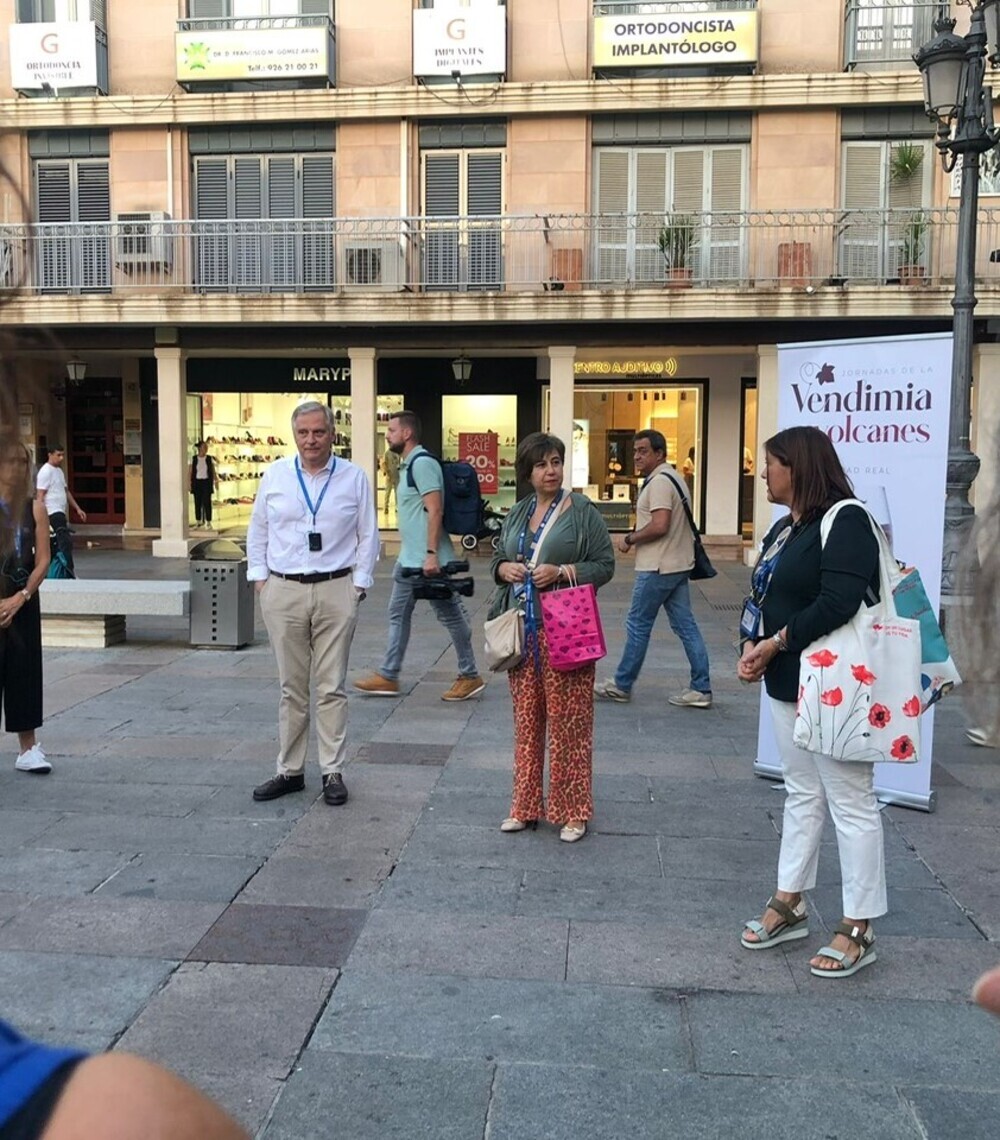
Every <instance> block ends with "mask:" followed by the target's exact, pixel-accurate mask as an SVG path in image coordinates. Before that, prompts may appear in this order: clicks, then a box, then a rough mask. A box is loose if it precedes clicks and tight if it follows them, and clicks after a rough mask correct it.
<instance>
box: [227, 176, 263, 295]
mask: <svg viewBox="0 0 1000 1140" xmlns="http://www.w3.org/2000/svg"><path fill="white" fill-rule="evenodd" d="M262 167H263V163H262V161H261V159H259V158H257V157H256V156H253V157H248V158H235V159H233V217H234V218H235V219H236V220H237V222H244V223H245V224H244V225H237V226H236V227H235V230H236V236H235V238H234V239H233V272H234V274H235V280H236V284H237V285H239V286H246V287H248V288H257V287H259V285H260V284H261V280H262V276H261V236H262V232H263V230H264V229H265V228H266V227H265V226H263V225H262V224H261V221H260V219H261V218H262V217H263V216H264V209H263V207H264V186H263V174H264V172H263V169H262Z"/></svg>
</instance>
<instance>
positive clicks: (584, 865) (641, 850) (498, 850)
mask: <svg viewBox="0 0 1000 1140" xmlns="http://www.w3.org/2000/svg"><path fill="white" fill-rule="evenodd" d="M401 861H404V862H407V863H419V864H425V865H426V864H429V863H452V864H454V865H457V866H460V865H462V864H471V865H473V866H482V867H510V866H517V867H525V868H527V867H531V868H535V869H536V870H554V869H557V868H567V867H568V868H572V869H573V870H582V869H588V868H589V869H590V870H598V869H600V870H601V871H603V872H604V873H613V872H615V871H620V872H622V873H623V874H629V875H640V876H645V875H653V876H659V874H660V864H659V858H658V854H657V847H656V840H655V838H652V837H650V836H645V835H639V836H617V835H597V834H594V835H588V836H587V837H586V839H584V840H583V841H582V842H581V843H572V844H570V843H561V842H560V841H559V836H558V830H557V829H556V828H554V827H553V826H552V825H549V824H539V827H538V830H537V831H522V832H518V833H516V834H513V835H511V834H503V833H501V832H500V830H499V829H498V828H495V827H494V828H482V827H459V826H455V827H449V828H438V827H435V828H427V829H420V828H418V829H417V830H416V831H415V832H414V833H413V836H412V837H411V839H410V841H409V842H408V843H407V845H406V848H405V849H404V851H403V855H402V857H401Z"/></svg>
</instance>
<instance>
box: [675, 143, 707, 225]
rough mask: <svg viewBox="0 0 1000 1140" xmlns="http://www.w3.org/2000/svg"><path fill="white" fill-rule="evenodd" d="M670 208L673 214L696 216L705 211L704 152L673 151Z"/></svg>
mask: <svg viewBox="0 0 1000 1140" xmlns="http://www.w3.org/2000/svg"><path fill="white" fill-rule="evenodd" d="M673 153H674V163H673V166H674V169H673V185H672V187H671V189H672V193H671V200H670V208H671V210H672V211H673V212H674V213H675V214H697V213H700V212H701V211H702V210H704V209H705V158H706V155H705V152H704V151H703V150H675V151H674V152H673Z"/></svg>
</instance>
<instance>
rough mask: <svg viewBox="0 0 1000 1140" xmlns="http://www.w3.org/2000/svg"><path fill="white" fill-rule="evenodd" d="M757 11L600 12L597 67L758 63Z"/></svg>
mask: <svg viewBox="0 0 1000 1140" xmlns="http://www.w3.org/2000/svg"><path fill="white" fill-rule="evenodd" d="M757 30H758V22H757V13H756V12H685V11H677V10H671V11H670V12H663V13H657V14H655V15H645V16H638V15H630V16H596V17H595V18H594V66H595V67H642V66H648V67H665V66H666V67H684V66H694V65H698V66H701V67H704V66H706V65H714V64H720V63H755V62H756V61H757V38H758V37H757Z"/></svg>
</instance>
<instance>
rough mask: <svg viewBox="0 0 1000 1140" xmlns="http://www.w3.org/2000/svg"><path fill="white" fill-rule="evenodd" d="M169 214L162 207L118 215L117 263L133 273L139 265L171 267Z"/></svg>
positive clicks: (116, 235) (116, 229)
mask: <svg viewBox="0 0 1000 1140" xmlns="http://www.w3.org/2000/svg"><path fill="white" fill-rule="evenodd" d="M168 221H170V215H169V214H165V213H163V212H162V211H160V210H154V211H152V212H149V213H141V214H116V215H115V222H116V223H117V224H116V227H115V264H116V265H117V266H118V267H119V268H120V269H124V270H125V271H126V273H131V272H132V270H133V269H137V268H140V267H142V268H144V269H145V268H154V267H155V268H160V269H164V270H169V269H170V268H171V266H172V265H173V262H174V255H173V239H172V237H171V235H170V234H169V233H167V227H166V225H165V224H164V223H166V222H168Z"/></svg>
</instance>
